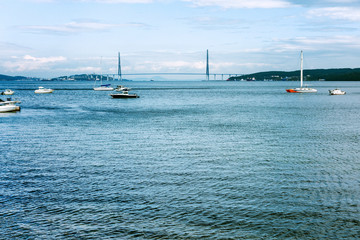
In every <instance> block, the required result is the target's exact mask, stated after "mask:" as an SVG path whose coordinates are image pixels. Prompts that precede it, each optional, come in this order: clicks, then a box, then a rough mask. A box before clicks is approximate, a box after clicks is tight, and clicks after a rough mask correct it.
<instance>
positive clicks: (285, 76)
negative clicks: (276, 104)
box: [228, 68, 360, 81]
mask: <svg viewBox="0 0 360 240" xmlns="http://www.w3.org/2000/svg"><path fill="white" fill-rule="evenodd" d="M255 79H256V80H260V81H262V80H273V81H281V80H282V81H298V80H299V79H300V70H297V71H292V72H284V71H269V72H259V73H252V74H246V75H242V76H236V77H230V78H229V79H228V81H241V80H255ZM304 79H305V80H307V81H319V80H324V81H360V68H338V69H312V70H304Z"/></svg>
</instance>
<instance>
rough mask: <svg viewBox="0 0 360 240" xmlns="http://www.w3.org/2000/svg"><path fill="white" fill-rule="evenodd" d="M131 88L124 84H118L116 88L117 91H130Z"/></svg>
mask: <svg viewBox="0 0 360 240" xmlns="http://www.w3.org/2000/svg"><path fill="white" fill-rule="evenodd" d="M130 90H131V88H128V87H125V86H123V85H117V86H116V88H115V91H117V92H122V91H130Z"/></svg>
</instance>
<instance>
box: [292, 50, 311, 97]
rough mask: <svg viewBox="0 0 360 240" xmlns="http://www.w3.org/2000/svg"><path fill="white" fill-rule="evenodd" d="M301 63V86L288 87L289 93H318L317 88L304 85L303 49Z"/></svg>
mask: <svg viewBox="0 0 360 240" xmlns="http://www.w3.org/2000/svg"><path fill="white" fill-rule="evenodd" d="M300 58H301V64H300V87H299V88H291V89H286V91H287V92H289V93H316V92H317V90H316V89H315V88H309V87H303V79H304V76H303V51H301V57H300Z"/></svg>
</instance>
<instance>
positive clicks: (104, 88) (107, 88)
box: [94, 84, 114, 91]
mask: <svg viewBox="0 0 360 240" xmlns="http://www.w3.org/2000/svg"><path fill="white" fill-rule="evenodd" d="M94 90H95V91H113V90H114V88H113V87H111V84H104V85H101V86H100V87H94Z"/></svg>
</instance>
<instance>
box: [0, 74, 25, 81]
mask: <svg viewBox="0 0 360 240" xmlns="http://www.w3.org/2000/svg"><path fill="white" fill-rule="evenodd" d="M24 79H27V77H23V76H15V77H11V76H7V75H2V74H0V81H1V80H7V81H11V80H24Z"/></svg>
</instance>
